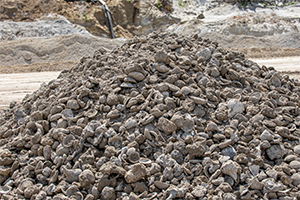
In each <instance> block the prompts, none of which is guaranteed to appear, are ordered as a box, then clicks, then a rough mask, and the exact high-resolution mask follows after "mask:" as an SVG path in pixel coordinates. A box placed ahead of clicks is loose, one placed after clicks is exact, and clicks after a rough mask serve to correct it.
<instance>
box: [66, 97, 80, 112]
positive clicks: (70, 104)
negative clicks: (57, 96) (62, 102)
mask: <svg viewBox="0 0 300 200" xmlns="http://www.w3.org/2000/svg"><path fill="white" fill-rule="evenodd" d="M67 107H68V108H70V109H73V110H77V109H79V108H80V106H79V104H78V103H77V101H76V100H75V99H70V100H69V101H68V102H67Z"/></svg>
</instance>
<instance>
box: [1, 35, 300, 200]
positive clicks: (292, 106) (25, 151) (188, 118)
mask: <svg viewBox="0 0 300 200" xmlns="http://www.w3.org/2000/svg"><path fill="white" fill-rule="evenodd" d="M299 86H300V82H299V81H298V80H295V79H291V78H289V76H287V75H281V74H280V73H278V72H277V71H276V70H275V69H274V68H271V67H270V68H267V67H265V66H262V67H261V66H258V65H257V64H256V63H254V62H252V61H250V60H246V59H245V57H244V55H243V54H241V53H238V52H229V51H226V50H224V49H222V48H220V47H218V45H217V43H214V42H211V41H209V40H206V39H202V38H200V37H198V36H197V35H193V36H191V37H189V38H184V37H178V36H177V35H175V34H167V33H155V32H154V33H151V34H149V35H148V36H147V37H145V36H141V37H135V38H133V39H132V40H131V41H129V42H128V43H126V44H124V45H122V46H121V47H119V48H117V49H114V50H113V51H111V52H108V51H107V50H106V49H104V48H101V49H99V50H98V51H96V52H95V53H94V55H93V56H92V57H83V58H82V59H81V60H80V62H78V63H77V64H76V65H75V66H74V67H73V68H72V69H71V70H65V71H62V72H61V74H60V76H59V77H58V78H57V79H55V80H52V81H50V82H49V83H48V84H44V85H42V86H41V87H40V89H39V90H37V91H35V92H34V93H33V94H31V95H28V96H26V97H25V98H24V99H23V102H22V103H21V104H16V103H14V102H12V103H11V104H10V108H9V109H6V110H5V111H4V112H2V113H1V118H0V124H1V127H0V137H1V140H0V143H1V150H0V157H1V158H0V165H1V167H0V183H1V187H0V195H1V196H2V198H4V199H25V198H27V199H40V200H42V199H55V200H58V199H80V200H81V199H85V200H92V199H99V198H100V199H147V200H150V199H168V200H170V199H196V198H199V199H209V200H216V199H227V200H229V199H230V200H234V199H281V200H292V199H297V198H299V197H300V192H299V185H300V144H299V139H300V131H299V126H300V110H299V95H300V93H299V91H300V87H299Z"/></svg>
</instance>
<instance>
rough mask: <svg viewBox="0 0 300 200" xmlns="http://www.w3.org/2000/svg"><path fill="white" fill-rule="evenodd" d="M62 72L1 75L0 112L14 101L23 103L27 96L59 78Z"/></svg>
mask: <svg viewBox="0 0 300 200" xmlns="http://www.w3.org/2000/svg"><path fill="white" fill-rule="evenodd" d="M59 73H60V72H40V73H20V74H0V110H2V109H4V108H7V107H8V105H9V103H10V102H12V101H16V102H21V100H22V99H23V98H24V97H25V96H26V94H31V93H32V92H33V91H35V90H37V89H38V88H39V87H40V85H41V84H42V83H44V82H45V83H48V82H49V81H50V80H52V79H55V78H57V76H58V75H59Z"/></svg>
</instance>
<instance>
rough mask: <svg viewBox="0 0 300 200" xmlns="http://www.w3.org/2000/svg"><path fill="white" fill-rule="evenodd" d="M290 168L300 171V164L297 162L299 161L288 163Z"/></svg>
mask: <svg viewBox="0 0 300 200" xmlns="http://www.w3.org/2000/svg"><path fill="white" fill-rule="evenodd" d="M290 167H291V168H293V169H300V162H299V161H296V160H293V161H292V162H291V163H290Z"/></svg>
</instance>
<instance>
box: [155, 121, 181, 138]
mask: <svg viewBox="0 0 300 200" xmlns="http://www.w3.org/2000/svg"><path fill="white" fill-rule="evenodd" d="M156 127H157V128H158V129H159V130H161V131H163V132H164V133H165V134H167V135H170V134H171V133H173V132H174V131H175V130H176V129H177V126H176V125H175V124H174V123H173V122H172V121H170V120H168V119H166V118H163V117H161V118H159V120H158V123H157V126H156Z"/></svg>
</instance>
